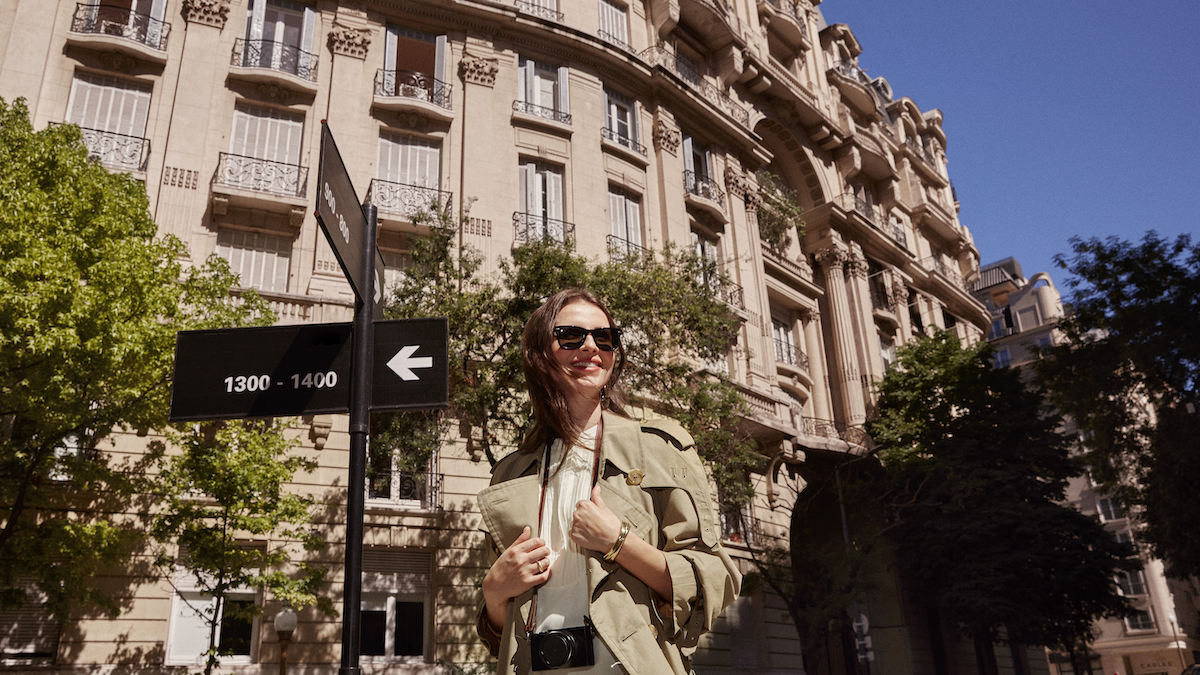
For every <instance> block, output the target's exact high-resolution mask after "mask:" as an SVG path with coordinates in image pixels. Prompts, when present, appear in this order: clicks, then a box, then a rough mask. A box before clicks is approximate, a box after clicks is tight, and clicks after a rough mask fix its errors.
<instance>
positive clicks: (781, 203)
mask: <svg viewBox="0 0 1200 675" xmlns="http://www.w3.org/2000/svg"><path fill="white" fill-rule="evenodd" d="M755 179H756V180H757V181H758V195H759V197H760V198H761V200H762V203H761V205H760V206H759V208H758V233H759V238H760V239H762V241H763V243H764V244H766V245H767V248H768V249H770V251H771V252H772V253H774V254H775V255H777V256H784V255H786V253H787V249H788V247H789V246H791V245H792V236H791V233H792V232H793V231H794V232H795V233H796V238H797V239H801V240H802V239H804V221H803V220H801V218H800V214H801V212H802V211H803V209H802V208H801V207H800V204H799V203H797V201H796V193H795V192H794V191H793V190H792V189H791V188H789V187H788V186H787V184H786V183H784V182H783V179H781V178H780V177H779V176H776V175H775V174H773V173H771V172H770V171H768V170H766V169H760V170H759V171H758V172H756V173H755Z"/></svg>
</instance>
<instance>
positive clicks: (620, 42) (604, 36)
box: [596, 30, 633, 52]
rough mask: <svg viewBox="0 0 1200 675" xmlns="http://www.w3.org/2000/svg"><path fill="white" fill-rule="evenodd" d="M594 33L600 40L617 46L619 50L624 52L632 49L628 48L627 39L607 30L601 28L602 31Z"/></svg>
mask: <svg viewBox="0 0 1200 675" xmlns="http://www.w3.org/2000/svg"><path fill="white" fill-rule="evenodd" d="M596 35H597V36H598V37H599V38H600V39H601V40H604V41H605V42H607V43H608V44H610V45H612V46H614V47H617V48H619V49H620V50H621V51H624V52H632V51H633V49H632V48H630V46H629V42H628V41H626V40H624V39H622V38H619V37H617V36H616V35H613V34H612V33H609V32H608V31H604V30H602V31H599V32H597V33H596Z"/></svg>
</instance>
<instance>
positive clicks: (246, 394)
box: [170, 319, 449, 422]
mask: <svg viewBox="0 0 1200 675" xmlns="http://www.w3.org/2000/svg"><path fill="white" fill-rule="evenodd" d="M351 325H352V324H349V323H327V324H317V325H301V326H273V327H269V328H228V329H221V330H202V331H180V332H179V333H178V335H177V336H176V338H175V379H174V386H173V389H172V391H171V411H170V420H171V421H173V422H180V421H189V420H209V419H237V418H243V417H270V416H277V415H278V416H287V415H312V414H318V413H346V412H349V411H350V367H351V354H352V351H351V343H352V339H351ZM374 332H375V358H374V361H375V363H374V370H373V387H372V395H371V399H372V403H371V410H380V411H382V410H413V409H428V408H444V407H446V405H447V402H448V393H447V392H448V390H447V382H448V379H447V372H448V370H447V369H448V365H449V356H448V347H447V341H448V335H449V334H448V328H447V322H446V320H445V319H397V320H394V321H377V322H375V324H374Z"/></svg>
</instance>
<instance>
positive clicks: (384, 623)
mask: <svg viewBox="0 0 1200 675" xmlns="http://www.w3.org/2000/svg"><path fill="white" fill-rule="evenodd" d="M432 572H433V556H432V555H431V554H430V553H428V552H426V551H408V550H404V549H394V548H376V547H369V548H365V549H363V556H362V623H361V626H362V628H361V630H362V637H361V642H360V644H361V650H362V657H363V660H364V661H368V662H374V663H425V662H427V661H428V660H429V659H428V656H429V655H430V654H432V636H433V602H432V600H433V591H432V588H433V585H432V576H433V575H432Z"/></svg>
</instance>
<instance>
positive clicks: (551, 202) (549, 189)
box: [545, 169, 563, 220]
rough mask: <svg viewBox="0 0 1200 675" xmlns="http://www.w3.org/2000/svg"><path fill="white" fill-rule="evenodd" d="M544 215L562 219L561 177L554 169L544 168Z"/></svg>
mask: <svg viewBox="0 0 1200 675" xmlns="http://www.w3.org/2000/svg"><path fill="white" fill-rule="evenodd" d="M545 176H546V217H548V218H553V219H555V220H562V219H563V177H562V174H561V173H559V172H558V171H555V170H554V169H546V170H545Z"/></svg>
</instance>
